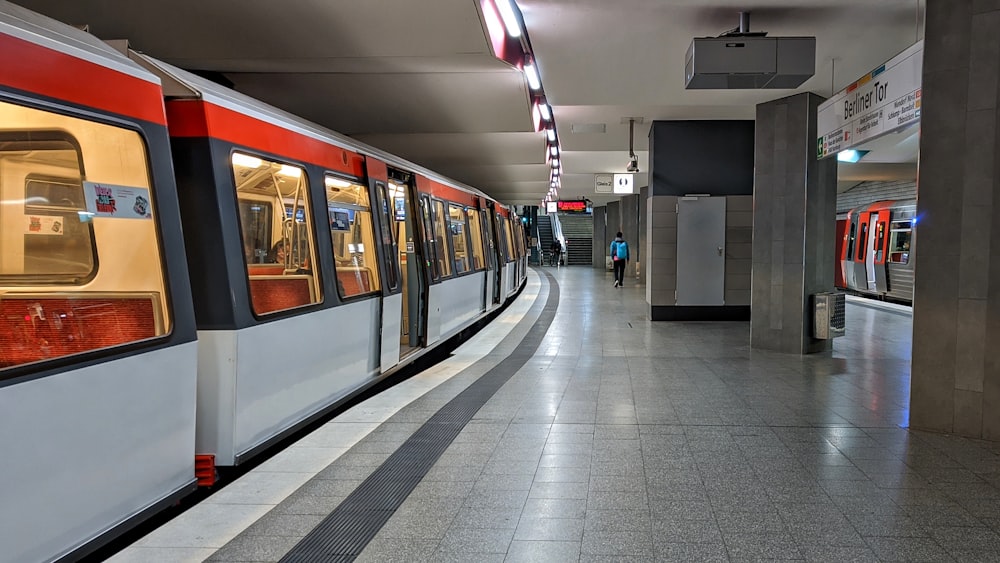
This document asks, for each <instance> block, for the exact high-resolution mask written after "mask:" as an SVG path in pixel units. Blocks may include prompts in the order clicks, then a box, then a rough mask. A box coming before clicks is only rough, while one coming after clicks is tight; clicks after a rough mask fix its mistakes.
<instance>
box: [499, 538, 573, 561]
mask: <svg viewBox="0 0 1000 563" xmlns="http://www.w3.org/2000/svg"><path fill="white" fill-rule="evenodd" d="M580 545H581V544H580V542H566V541H519V540H516V539H515V540H514V541H513V542H511V544H510V550H508V551H507V558H506V559H504V563H576V562H577V561H579V560H580Z"/></svg>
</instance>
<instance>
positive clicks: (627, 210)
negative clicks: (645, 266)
mask: <svg viewBox="0 0 1000 563" xmlns="http://www.w3.org/2000/svg"><path fill="white" fill-rule="evenodd" d="M621 214H622V229H621V230H622V236H623V237H624V238H625V240H626V241H627V242H628V250H629V255H630V259H629V262H628V267H627V268H626V269H625V277H626V278H629V279H634V278H635V260H636V257H637V256H638V255H639V195H638V194H636V195H629V196H625V197H623V198H622V199H621ZM611 234H614V233H611ZM607 244H608V245H610V244H611V240H610V239H609V240H608V242H607Z"/></svg>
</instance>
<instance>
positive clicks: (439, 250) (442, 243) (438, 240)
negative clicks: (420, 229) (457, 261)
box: [434, 200, 452, 277]
mask: <svg viewBox="0 0 1000 563" xmlns="http://www.w3.org/2000/svg"><path fill="white" fill-rule="evenodd" d="M446 221H447V216H446V215H445V213H444V203H442V202H440V201H437V200H435V201H434V246H435V253H436V254H437V257H438V261H439V262H440V263H441V276H442V277H448V276H450V275H451V271H452V267H451V262H452V258H451V252H449V248H448V238H449V237H448V225H447V222H446Z"/></svg>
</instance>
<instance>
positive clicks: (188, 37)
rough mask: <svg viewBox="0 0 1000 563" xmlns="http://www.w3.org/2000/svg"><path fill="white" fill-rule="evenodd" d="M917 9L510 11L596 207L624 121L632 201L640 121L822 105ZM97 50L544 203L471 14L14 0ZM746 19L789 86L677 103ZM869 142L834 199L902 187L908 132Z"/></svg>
mask: <svg viewBox="0 0 1000 563" xmlns="http://www.w3.org/2000/svg"><path fill="white" fill-rule="evenodd" d="M925 1H926V0H878V1H872V0H838V1H837V2H831V1H830V0H754V1H752V2H738V1H732V0H616V1H614V2H611V1H608V0H518V1H517V5H518V7H519V8H520V11H521V13H522V16H523V23H524V27H525V28H526V31H527V36H528V37H529V38H530V47H531V51H532V53H533V55H534V57H535V61H536V64H537V67H538V69H539V74H540V75H541V81H542V84H543V88H544V91H545V94H546V97H547V99H548V101H549V103H550V104H551V106H552V109H553V114H554V117H555V121H556V126H557V129H558V134H559V143H560V147H561V149H562V168H563V177H562V186H561V189H560V191H559V196H560V197H561V198H563V199H578V198H580V197H587V198H589V199H591V200H592V201H594V203H595V204H596V205H601V204H603V203H605V202H606V201H609V200H612V199H617V196H611V195H610V194H608V195H604V194H596V193H595V190H594V174H595V173H613V172H625V168H626V166H627V164H628V161H629V154H628V152H629V125H628V119H629V118H636V119H637V124H636V126H635V135H634V147H635V152H636V154H637V155H638V156H639V166H640V173H639V174H638V175H637V176H636V184H637V186H639V187H642V186H645V185H647V182H648V180H647V177H646V167H647V146H648V143H647V134H648V131H649V125H650V123H651V122H652V121H654V120H677V119H681V120H686V119H753V118H754V115H755V106H756V104H758V103H761V102H766V101H770V100H774V99H778V98H781V97H785V96H788V95H792V94H796V93H800V92H806V91H811V92H815V93H817V94H819V95H822V96H830V95H831V94H832V93H834V92H836V91H839V90H841V89H842V88H844V87H845V86H847V85H848V84H850V83H852V82H854V81H855V80H857V79H858V78H859V77H861V76H862V75H864V74H865V73H867V72H869V71H870V70H872V69H873V68H875V67H877V66H878V65H880V64H881V63H883V62H885V61H887V60H889V59H890V58H892V57H893V56H894V55H896V54H897V53H899V52H901V51H902V50H903V49H905V48H906V47H908V46H910V45H911V44H913V43H914V42H915V41H917V40H918V39H920V38H922V37H923V17H924V4H925ZM15 3H17V4H20V5H22V6H24V7H26V8H29V9H31V10H34V11H37V12H40V13H43V14H45V15H48V16H50V17H53V18H55V19H58V20H61V21H63V22H66V23H69V24H73V25H86V26H88V29H89V31H90V32H91V33H93V34H94V35H96V36H97V37H99V38H101V39H128V40H129V41H130V43H131V45H132V47H133V48H135V49H137V50H140V51H142V52H144V53H146V54H148V55H151V56H153V57H156V58H159V59H163V60H165V61H167V62H169V63H172V64H174V65H177V66H180V67H182V68H187V69H189V70H199V71H214V72H218V73H220V74H221V75H222V76H224V77H225V79H227V80H229V81H230V82H231V83H232V85H233V87H234V88H235V89H237V90H239V91H242V92H244V93H246V94H249V95H251V96H254V97H256V98H259V99H261V100H263V101H265V102H267V103H270V104H273V105H275V106H277V107H279V108H282V109H284V110H286V111H289V112H292V113H294V114H297V115H300V116H302V117H304V118H306V119H309V120H312V121H315V122H317V123H319V124H321V125H324V126H326V127H329V128H331V129H334V130H336V131H339V132H341V133H344V134H347V135H350V136H352V137H355V138H357V139H359V140H361V141H363V142H366V143H368V144H371V145H374V146H376V147H379V148H381V149H384V150H386V151H389V152H391V153H394V154H398V155H399V156H402V157H404V158H406V159H409V160H411V161H414V162H416V163H418V164H421V165H423V166H426V167H427V168H430V169H432V170H435V171H438V172H440V173H442V174H444V175H446V176H449V177H452V178H455V179H456V180H459V181H462V182H464V183H466V184H469V185H471V186H474V187H477V188H479V189H481V190H483V191H485V192H487V193H489V194H490V195H492V196H493V197H495V198H497V199H499V200H501V201H504V202H506V203H513V204H538V203H539V202H540V200H541V199H542V197H543V196H544V195H545V193H546V191H547V190H548V189H549V171H550V167H549V164H548V163H547V162H546V158H545V151H546V142H545V136H544V134H543V133H542V132H536V131H535V126H534V121H533V119H532V109H531V108H532V106H531V95H530V91H529V88H528V85H527V82H526V80H525V76H524V74H523V73H522V72H521V71H520V70H518V69H516V68H514V67H512V66H510V65H509V64H507V63H505V62H502V61H501V60H499V59H497V58H496V57H495V56H494V54H493V51H492V47H491V43H490V40H489V37H488V33H487V31H486V29H485V24H484V20H483V12H482V8H481V5H480V1H479V0H419V1H415V0H354V1H349V0H325V1H324V0H282V1H281V2H274V1H272V0H171V1H170V2H147V1H138V2H137V1H135V0H74V1H72V2H67V1H66V0H16V1H15ZM741 11H749V12H750V25H751V30H753V31H767V32H768V35H769V36H779V37H780V36H815V37H816V74H815V76H813V78H811V79H809V80H808V81H806V82H805V83H804V84H803V85H802V86H801V87H800V88H798V89H796V90H685V89H684V55H685V52H686V50H687V48H688V45H689V44H690V42H691V39H692V38H694V37H708V36H712V37H714V36H718V35H720V34H721V33H723V32H725V31H728V30H730V29H733V28H734V27H736V26H737V25H738V24H739V13H740V12H741ZM913 129H914V130H911V131H908V132H906V133H905V134H901V135H895V136H893V137H891V138H883V139H882V140H881V142H880V143H879V144H878V146H877V147H873V148H872V152H871V153H869V155H867V156H866V157H865V161H863V162H860V163H858V164H854V165H846V164H843V163H842V164H841V172H840V178H841V189H844V188H845V187H849V186H851V185H855V184H857V183H858V182H860V181H863V180H865V179H877V180H887V179H903V178H909V179H912V178H914V177H915V175H916V164H915V163H916V150H917V149H916V146H917V145H918V142H917V141H916V139H917V133H916V131H915V129H916V128H913Z"/></svg>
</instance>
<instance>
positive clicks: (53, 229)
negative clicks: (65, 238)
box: [24, 215, 63, 236]
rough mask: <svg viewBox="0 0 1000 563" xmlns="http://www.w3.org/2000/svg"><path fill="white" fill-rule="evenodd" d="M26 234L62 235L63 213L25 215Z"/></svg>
mask: <svg viewBox="0 0 1000 563" xmlns="http://www.w3.org/2000/svg"><path fill="white" fill-rule="evenodd" d="M24 234H26V235H39V236H62V234H63V217H62V216H61V215H57V216H51V215H25V216H24Z"/></svg>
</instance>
